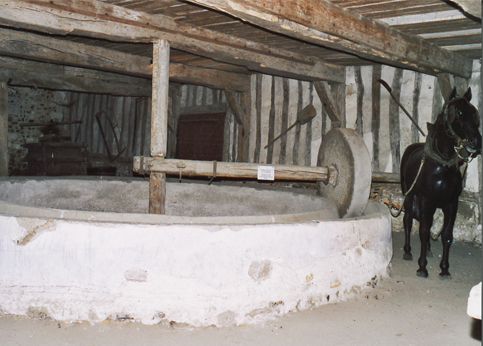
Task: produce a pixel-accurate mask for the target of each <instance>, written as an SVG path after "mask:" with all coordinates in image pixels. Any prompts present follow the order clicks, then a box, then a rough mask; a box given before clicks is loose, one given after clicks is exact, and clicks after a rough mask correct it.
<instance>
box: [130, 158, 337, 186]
mask: <svg viewBox="0 0 483 346" xmlns="http://www.w3.org/2000/svg"><path fill="white" fill-rule="evenodd" d="M260 166H272V167H274V171H275V180H301V181H327V180H328V174H329V170H328V168H327V167H313V166H309V167H305V166H292V165H260V164H254V163H243V162H216V166H215V164H214V163H213V162H212V161H191V160H175V159H162V158H154V157H142V156H136V157H134V161H133V170H134V172H137V173H141V174H142V173H143V172H146V173H147V172H158V173H167V174H174V175H179V174H181V175H182V176H184V177H197V176H202V177H213V176H216V177H222V178H241V179H257V177H258V169H259V167H260Z"/></svg>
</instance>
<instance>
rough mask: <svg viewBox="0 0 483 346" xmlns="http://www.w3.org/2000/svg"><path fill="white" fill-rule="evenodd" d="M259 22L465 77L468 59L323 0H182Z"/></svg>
mask: <svg viewBox="0 0 483 346" xmlns="http://www.w3.org/2000/svg"><path fill="white" fill-rule="evenodd" d="M187 1H188V2H191V3H195V4H198V5H201V6H204V7H208V8H212V9H216V10H218V11H222V12H225V13H228V14H230V15H232V16H235V17H237V18H239V19H241V20H244V21H247V22H249V23H252V24H254V25H257V26H260V27H262V28H265V29H268V30H271V31H274V32H278V33H281V34H284V35H288V36H290V37H293V38H297V39H300V40H303V41H306V42H310V43H313V44H318V45H322V46H325V47H328V48H333V49H337V50H340V51H343V52H346V53H349V54H354V55H357V56H359V57H360V58H363V59H368V60H371V61H376V62H380V63H383V64H387V65H392V66H396V67H399V68H407V69H412V70H416V71H419V72H423V73H427V74H432V75H437V74H438V73H441V72H446V73H451V74H453V75H455V76H459V77H463V78H470V76H471V68H472V60H471V59H469V58H466V57H463V56H461V55H459V54H457V53H454V52H450V51H448V50H445V49H443V48H440V47H439V46H437V45H435V44H432V43H429V42H427V41H425V40H424V39H422V38H420V37H418V36H414V35H409V34H405V33H403V32H401V31H399V30H396V29H394V28H391V27H390V26H388V25H387V24H384V23H382V22H379V21H375V20H372V19H369V18H366V17H363V16H361V15H359V14H356V13H354V12H350V11H348V10H346V9H344V8H341V7H339V6H337V5H334V4H332V3H331V2H329V1H327V0H318V1H312V0H283V1H282V0H187Z"/></svg>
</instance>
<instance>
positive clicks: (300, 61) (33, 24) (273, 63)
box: [0, 0, 345, 83]
mask: <svg viewBox="0 0 483 346" xmlns="http://www.w3.org/2000/svg"><path fill="white" fill-rule="evenodd" d="M0 25H4V26H9V27H15V28H22V29H29V30H34V31H41V32H46V33H51V34H58V35H68V34H72V35H78V36H88V37H93V38H98V39H99V38H101V39H107V40H110V41H115V42H145V43H148V42H153V41H155V40H157V39H165V40H167V41H169V42H170V45H171V47H172V48H175V49H179V50H183V51H186V52H189V53H192V54H196V55H201V56H204V57H208V58H211V59H213V60H216V61H222V62H224V63H229V64H235V65H240V66H245V67H247V68H248V69H250V70H253V71H257V72H261V73H268V74H273V75H279V76H283V77H289V78H297V79H301V80H328V81H331V82H336V83H344V78H345V71H344V68H343V67H341V66H336V65H332V64H328V63H326V62H324V61H322V60H321V59H317V58H314V57H308V56H306V55H303V54H299V53H295V52H290V51H286V50H283V49H279V48H276V47H273V46H268V45H265V44H261V43H258V42H255V41H250V40H247V39H243V38H239V37H235V36H232V35H227V34H223V33H220V32H216V31H213V30H209V29H205V28H200V27H194V26H191V25H186V24H180V23H177V22H176V21H174V20H173V19H172V18H169V17H167V16H162V15H151V14H147V13H143V12H139V11H134V10H129V9H127V8H123V7H119V6H115V5H111V4H107V3H104V2H101V1H94V0H17V1H0Z"/></svg>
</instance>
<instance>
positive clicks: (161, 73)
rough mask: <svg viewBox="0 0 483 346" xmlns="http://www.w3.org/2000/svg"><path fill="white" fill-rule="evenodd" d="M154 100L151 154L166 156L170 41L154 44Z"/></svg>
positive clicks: (160, 41)
mask: <svg viewBox="0 0 483 346" xmlns="http://www.w3.org/2000/svg"><path fill="white" fill-rule="evenodd" d="M152 92H153V100H152V109H151V156H153V157H166V151H167V144H168V106H169V99H168V94H169V43H168V41H165V40H159V41H156V42H155V43H154V44H153V91H152Z"/></svg>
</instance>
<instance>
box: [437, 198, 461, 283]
mask: <svg viewBox="0 0 483 346" xmlns="http://www.w3.org/2000/svg"><path fill="white" fill-rule="evenodd" d="M457 211H458V199H455V200H454V201H452V202H451V203H449V204H448V205H447V206H445V207H444V208H443V213H444V222H443V229H442V231H441V240H442V242H443V258H442V259H441V263H440V264H439V267H440V268H441V273H440V274H439V275H440V278H441V279H451V274H450V273H449V271H448V269H449V248H450V247H451V244H452V243H453V227H454V223H455V220H456V213H457Z"/></svg>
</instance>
